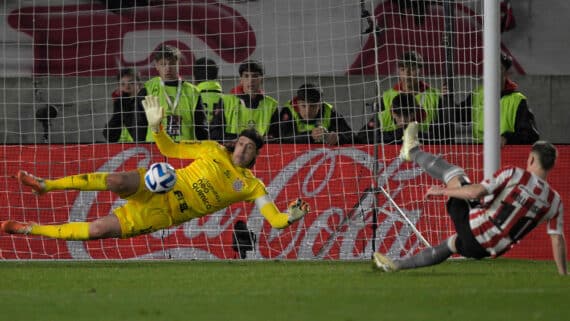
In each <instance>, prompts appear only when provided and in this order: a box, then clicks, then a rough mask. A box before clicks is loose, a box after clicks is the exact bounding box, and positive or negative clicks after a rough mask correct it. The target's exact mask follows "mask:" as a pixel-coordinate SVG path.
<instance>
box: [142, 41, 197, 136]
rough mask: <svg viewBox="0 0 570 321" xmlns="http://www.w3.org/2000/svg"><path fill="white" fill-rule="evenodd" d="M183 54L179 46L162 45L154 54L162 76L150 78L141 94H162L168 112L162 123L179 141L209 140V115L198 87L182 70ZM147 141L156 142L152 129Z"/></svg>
mask: <svg viewBox="0 0 570 321" xmlns="http://www.w3.org/2000/svg"><path fill="white" fill-rule="evenodd" d="M181 57H182V54H181V53H180V50H178V48H176V47H172V46H169V45H162V46H160V47H159V48H158V49H157V50H156V51H155V53H154V54H153V61H154V66H155V68H156V70H157V71H158V75H159V76H158V77H154V78H152V79H150V80H149V81H147V82H146V83H145V85H144V88H143V89H141V91H140V92H139V94H138V97H145V96H150V95H152V96H157V97H159V99H160V105H161V106H163V108H164V112H165V117H164V119H163V124H162V125H163V126H164V128H165V130H166V132H167V133H168V134H169V135H170V136H171V137H172V138H173V139H174V140H175V141H180V140H181V139H185V140H202V139H207V138H208V131H207V125H206V115H205V113H204V108H203V106H202V102H201V99H200V93H199V91H198V88H196V86H194V85H192V84H191V83H189V82H187V81H185V80H183V79H182V78H181V77H180V75H179V72H178V70H179V63H180V59H181ZM141 101H142V98H141V99H139V101H138V107H137V108H138V110H139V111H142V110H143V107H142V103H141ZM147 127H148V126H147ZM146 141H149V142H150V141H153V136H152V133H151V131H150V128H148V129H147V132H146Z"/></svg>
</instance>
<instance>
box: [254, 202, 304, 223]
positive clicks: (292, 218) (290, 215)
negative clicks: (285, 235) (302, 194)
mask: <svg viewBox="0 0 570 321" xmlns="http://www.w3.org/2000/svg"><path fill="white" fill-rule="evenodd" d="M255 205H256V206H257V208H259V211H260V212H261V215H263V217H265V219H266V220H267V221H268V222H269V224H271V227H273V228H278V229H282V228H285V227H287V226H289V225H291V224H293V223H294V222H296V221H298V220H300V219H301V218H303V216H305V215H306V214H307V213H309V211H310V210H311V209H310V207H309V204H308V203H307V202H305V201H303V200H301V199H300V198H298V199H296V200H295V201H293V202H291V203H289V207H288V211H287V213H281V212H280V211H279V209H278V208H277V206H276V205H275V203H274V202H273V201H272V200H271V198H270V197H269V195H263V196H260V197H258V198H256V199H255Z"/></svg>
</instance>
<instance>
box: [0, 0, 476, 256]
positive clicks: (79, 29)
mask: <svg viewBox="0 0 570 321" xmlns="http://www.w3.org/2000/svg"><path fill="white" fill-rule="evenodd" d="M127 3H129V4H128V5H127ZM0 23H1V24H2V25H3V28H2V31H0V52H1V55H0V69H1V72H2V76H1V77H0V78H1V79H2V86H0V128H1V129H0V141H1V145H0V153H1V154H2V162H0V213H1V214H0V220H2V221H4V220H17V221H33V222H38V223H41V224H61V223H64V222H68V221H93V220H94V219H96V218H99V217H102V216H105V215H109V214H111V213H112V212H113V210H114V209H115V208H117V207H118V206H121V205H122V204H124V202H125V200H123V199H120V198H119V197H118V196H116V195H114V194H112V193H110V192H96V191H55V192H50V193H48V194H46V195H42V196H39V197H38V196H35V195H32V193H31V191H30V190H28V189H26V188H24V187H21V186H20V185H19V184H18V182H17V181H16V179H15V178H14V175H15V174H16V172H17V171H18V170H20V169H22V170H26V171H28V172H30V173H32V174H34V175H37V176H40V177H45V178H50V179H53V178H59V177H62V176H67V175H75V174H80V173H89V172H97V171H105V172H116V171H124V170H133V169H136V168H138V167H148V166H149V165H150V164H152V163H154V162H158V161H166V162H169V163H170V164H172V165H173V166H174V167H175V168H180V167H184V166H186V165H188V164H189V162H190V160H178V159H166V158H165V157H164V156H162V155H161V154H160V153H159V151H158V149H157V148H156V146H154V143H152V142H144V141H141V142H109V141H108V140H107V138H106V136H105V135H104V134H103V132H104V129H105V127H106V126H108V122H109V121H110V119H111V117H112V115H113V114H114V113H115V112H116V110H114V100H115V99H117V97H118V96H120V89H119V86H120V84H119V82H120V79H118V78H117V75H118V74H119V73H120V72H121V70H122V69H124V68H132V69H134V70H135V71H136V72H137V73H138V74H139V76H140V83H141V84H144V83H145V82H146V81H148V80H149V79H151V78H152V77H156V76H157V75H158V74H157V70H156V68H155V66H154V65H153V61H152V59H153V55H152V54H153V52H154V51H155V50H156V49H157V48H158V47H160V46H161V45H164V44H167V45H171V46H174V47H177V48H178V49H180V51H181V53H182V60H181V64H180V68H179V72H180V77H181V78H182V79H184V80H185V81H188V82H190V83H194V80H193V71H192V67H193V65H194V62H195V61H196V60H197V59H199V58H203V57H205V58H209V59H212V60H213V61H215V62H216V64H217V65H218V66H219V79H218V80H219V82H220V84H221V86H222V88H223V92H224V93H226V94H230V91H231V90H232V89H234V88H235V87H236V86H238V84H239V83H240V79H239V66H240V65H241V64H242V63H243V62H246V61H249V60H255V61H258V62H260V63H261V64H262V65H263V69H264V75H263V88H262V94H263V95H266V96H270V97H272V98H273V99H275V100H276V101H277V102H278V106H279V109H278V113H279V112H280V110H282V109H283V108H288V107H287V106H289V105H290V106H291V110H293V111H298V109H296V108H298V105H295V102H296V101H298V100H296V98H295V97H296V95H297V92H298V89H299V88H300V87H301V85H303V84H313V85H315V86H316V87H317V88H320V90H321V99H322V101H321V102H326V103H327V104H330V106H332V108H333V110H334V112H335V113H336V114H337V115H338V116H339V117H342V118H343V119H344V121H346V124H347V126H348V128H349V130H350V132H341V133H339V134H343V135H344V136H342V135H339V136H338V137H339V138H338V139H339V140H342V141H341V143H342V144H327V143H326V142H323V141H314V140H313V141H311V142H310V143H296V144H294V143H289V142H287V143H279V142H275V141H273V142H272V141H271V140H269V142H268V143H267V144H266V145H265V146H264V148H263V150H262V153H261V155H260V156H259V158H258V160H257V162H256V165H255V167H254V168H253V172H254V174H255V175H256V176H257V177H259V178H260V179H261V180H262V181H263V182H264V183H265V185H266V188H267V191H268V193H269V194H270V196H271V197H272V198H273V199H275V202H276V204H277V206H278V207H279V209H280V210H282V211H285V209H286V208H287V204H288V202H289V201H291V200H293V199H295V198H297V197H301V198H302V199H304V200H306V201H307V202H309V204H310V205H311V208H312V211H311V213H309V214H308V215H307V216H306V217H305V218H303V219H302V220H301V221H299V222H297V223H294V224H293V225H291V226H290V227H288V228H286V229H284V230H276V229H272V228H271V226H270V225H269V223H268V222H267V221H265V220H264V219H263V217H262V215H261V214H260V212H259V209H257V208H255V206H254V205H253V204H249V203H238V204H235V205H232V206H230V207H229V208H227V209H224V210H221V211H218V212H216V213H213V214H211V215H207V216H205V217H202V218H200V219H194V220H192V221H189V222H186V223H184V224H182V225H179V226H173V227H171V228H168V229H165V230H161V231H157V232H154V233H152V234H148V235H143V236H139V237H135V238H131V239H108V240H97V241H87V242H73V241H60V240H52V239H48V238H43V237H35V236H12V235H7V234H4V233H2V234H0V259H16V260H18V259H89V260H90V259H164V258H172V259H214V260H216V259H237V258H240V257H241V258H247V259H309V260H311V259H345V260H352V259H369V258H370V257H371V255H372V253H373V252H374V251H382V252H383V253H388V255H390V256H394V257H396V256H407V255H410V254H413V253H415V252H417V251H418V250H420V249H422V248H424V247H426V246H429V245H430V244H434V245H435V244H438V243H439V242H441V241H443V240H445V239H446V238H447V237H448V236H449V235H450V234H451V233H452V231H453V226H452V223H451V221H450V220H449V219H448V217H447V214H446V211H445V204H444V201H443V200H442V199H438V200H425V199H424V197H423V196H424V193H425V191H426V190H427V188H428V187H429V186H431V185H433V184H439V183H438V182H436V181H434V180H433V179H431V178H430V177H429V176H428V175H427V174H425V173H424V172H423V171H422V170H421V169H420V168H418V167H416V166H415V165H413V164H410V163H405V162H403V161H401V160H400V159H399V157H398V153H399V148H400V142H401V140H400V138H399V136H398V135H401V129H399V127H398V126H399V125H398V124H396V122H394V121H393V118H394V117H395V116H394V115H393V114H392V113H391V111H390V110H391V109H392V108H393V106H391V105H389V106H386V104H392V102H393V101H394V99H395V97H396V96H397V95H398V93H411V94H412V95H413V97H414V98H415V104H416V105H417V106H415V107H414V106H407V107H406V109H405V111H404V112H405V113H406V115H407V114H408V113H409V114H410V115H415V116H414V117H416V116H417V117H418V119H419V120H420V121H421V122H422V123H423V124H425V126H424V127H425V131H424V132H423V134H422V137H423V139H422V144H423V148H424V149H425V150H428V151H430V152H433V153H436V154H439V155H441V156H442V157H445V158H446V159H448V160H449V161H450V162H452V163H456V164H458V165H459V166H462V167H464V168H465V170H466V172H467V173H468V174H469V175H470V177H471V178H472V179H473V180H474V181H476V180H480V179H482V178H483V159H482V157H481V154H482V146H481V145H478V144H475V143H473V141H472V136H471V130H472V122H471V121H470V120H469V121H466V120H464V119H463V118H462V117H461V116H459V115H463V114H464V113H463V111H464V108H467V107H469V106H467V107H465V106H461V102H462V101H463V100H464V99H465V98H466V97H467V96H469V95H470V93H471V92H472V91H473V90H474V89H475V88H476V87H477V86H479V85H480V84H481V83H482V77H483V60H484V59H483V1H482V0H462V1H454V0H441V1H432V2H430V1H415V0H384V1H377V0H372V1H359V0H350V1H349V0H286V1H283V0H263V1H255V0H252V1H247V0H243V1H221V0H220V1H198V0H196V1H176V0H163V1H116V2H114V1H67V0H34V1H4V2H2V4H0ZM409 53H413V55H410V54H409ZM410 57H411V58H410ZM402 66H404V67H407V68H408V67H413V68H412V69H414V68H416V67H417V70H416V69H414V70H412V72H415V73H412V74H410V73H409V72H410V71H409V70H408V71H406V70H404V69H405V68H400V67H402ZM408 69H410V68H408ZM406 77H407V78H408V79H409V78H413V79H415V84H414V85H413V86H411V87H409V91H408V89H406V88H408V87H407V85H405V84H403V83H402V79H406ZM119 78H120V77H119ZM402 99H403V98H402ZM323 106H324V105H323ZM322 108H325V107H322ZM381 115H387V116H381ZM383 117H388V120H385V119H384V120H383ZM277 119H278V120H279V121H282V120H283V118H281V117H278V118H277ZM313 125H314V126H315V127H319V126H323V127H324V126H327V125H330V124H329V123H323V122H317V123H314V124H313ZM333 128H334V127H333ZM339 128H342V126H341V127H339ZM376 129H378V130H376ZM331 132H334V130H331V129H330V127H329V130H328V133H331ZM388 132H393V133H394V135H395V136H390V135H388V134H386V133H388ZM398 133H400V134H398ZM341 136H342V137H341ZM392 138H394V139H395V140H391V139H392ZM239 221H241V222H243V223H245V224H246V225H247V230H244V231H241V230H240V231H237V232H236V223H237V222H239ZM252 235H253V236H252ZM244 237H245V238H246V239H249V240H250V241H251V244H246V243H248V242H247V240H246V241H244V239H243V238H244ZM240 238H241V239H240ZM244 242H245V243H244ZM240 247H243V248H241V250H240Z"/></svg>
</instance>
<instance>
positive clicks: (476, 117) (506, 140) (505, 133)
mask: <svg viewBox="0 0 570 321" xmlns="http://www.w3.org/2000/svg"><path fill="white" fill-rule="evenodd" d="M512 64H513V61H512V58H511V57H510V56H508V55H506V54H504V53H502V54H501V100H500V108H501V113H500V114H501V116H500V117H501V120H500V132H501V146H504V145H506V144H533V143H534V142H536V141H537V140H539V138H540V135H539V132H538V130H537V128H536V122H535V118H534V114H533V113H532V111H531V110H530V108H529V107H528V105H527V100H526V96H525V95H523V94H522V93H521V92H520V91H518V85H517V83H515V82H514V81H513V80H511V79H510V78H509V73H508V71H509V69H510V68H511V66H512ZM483 110H484V107H483V86H478V87H477V89H475V91H474V92H473V93H472V94H471V95H469V96H468V97H467V99H465V101H463V102H462V103H461V104H460V108H459V109H458V113H459V115H458V118H457V119H458V120H459V121H460V122H464V123H470V122H473V140H474V141H475V142H477V143H482V142H483V136H484V133H483V132H484V131H483V129H484V124H483V120H484V115H483Z"/></svg>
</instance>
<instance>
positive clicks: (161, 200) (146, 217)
mask: <svg viewBox="0 0 570 321" xmlns="http://www.w3.org/2000/svg"><path fill="white" fill-rule="evenodd" d="M138 172H139V176H140V182H139V188H138V190H137V191H136V193H135V194H133V195H131V196H129V197H126V198H125V199H126V200H127V203H126V204H125V205H123V206H121V207H119V208H117V209H115V210H114V213H115V215H116V216H117V218H118V219H119V223H120V224H121V238H129V237H133V236H137V235H141V234H147V233H152V232H154V231H158V230H160V229H164V228H168V227H170V226H172V225H173V222H177V223H178V224H180V223H181V222H180V219H174V218H173V217H172V211H171V209H170V204H169V202H168V194H167V193H165V194H157V193H153V192H151V191H149V190H147V189H146V188H145V187H144V186H145V185H144V175H145V173H146V169H144V168H139V169H138Z"/></svg>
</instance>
